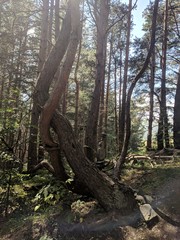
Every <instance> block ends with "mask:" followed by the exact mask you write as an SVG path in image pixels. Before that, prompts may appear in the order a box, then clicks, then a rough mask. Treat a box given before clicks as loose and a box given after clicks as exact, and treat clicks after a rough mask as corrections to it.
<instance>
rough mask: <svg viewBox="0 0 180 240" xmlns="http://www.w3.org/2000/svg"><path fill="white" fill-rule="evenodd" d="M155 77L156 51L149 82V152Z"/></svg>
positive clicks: (149, 148) (153, 54)
mask: <svg viewBox="0 0 180 240" xmlns="http://www.w3.org/2000/svg"><path fill="white" fill-rule="evenodd" d="M154 77H155V50H154V51H153V53H152V59H151V76H150V80H149V88H150V93H149V97H150V102H149V121H148V136H147V150H151V149H152V124H153V110H154Z"/></svg>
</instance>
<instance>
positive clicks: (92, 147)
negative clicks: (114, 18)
mask: <svg viewBox="0 0 180 240" xmlns="http://www.w3.org/2000/svg"><path fill="white" fill-rule="evenodd" d="M98 4H99V8H98ZM95 6H96V8H97V9H94V13H95V21H96V26H97V41H96V79H95V88H94V92H93V96H92V101H91V107H90V111H89V115H88V120H87V126H86V134H85V144H86V146H87V147H88V148H87V157H88V158H89V159H90V160H91V161H94V159H95V155H96V152H97V131H98V118H99V108H100V100H101V99H102V101H104V99H103V98H104V96H102V91H104V89H102V88H103V87H104V78H105V59H106V44H107V26H108V16H109V0H101V1H100V2H98V1H96V5H95ZM95 6H94V7H95ZM100 114H102V112H101V113H100Z"/></svg>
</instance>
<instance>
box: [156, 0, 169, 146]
mask: <svg viewBox="0 0 180 240" xmlns="http://www.w3.org/2000/svg"><path fill="white" fill-rule="evenodd" d="M167 37H168V0H166V3H165V11H164V36H163V43H162V79H161V102H160V117H159V129H158V136H157V140H158V150H161V149H163V148H164V147H166V148H169V133H168V116H167V109H166V54H167V40H168V39H167Z"/></svg>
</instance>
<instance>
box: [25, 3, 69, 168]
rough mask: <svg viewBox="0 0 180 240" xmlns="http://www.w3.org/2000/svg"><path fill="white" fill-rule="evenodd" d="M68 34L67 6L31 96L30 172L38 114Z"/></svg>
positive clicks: (45, 98)
mask: <svg viewBox="0 0 180 240" xmlns="http://www.w3.org/2000/svg"><path fill="white" fill-rule="evenodd" d="M70 33H71V17H70V7H69V6H68V9H67V12H66V15H65V18H64V21H63V24H62V28H61V32H60V33H59V37H58V39H57V41H56V43H55V46H54V47H53V48H52V49H51V52H50V53H49V56H48V60H47V61H45V63H44V65H43V69H42V71H41V73H40V74H39V76H38V79H37V85H36V89H35V92H34V96H33V108H32V117H31V127H30V141H29V148H28V170H31V168H33V167H34V166H35V165H36V164H37V134H38V122H39V116H40V112H41V109H42V107H43V106H44V104H45V102H46V100H47V99H48V96H49V95H48V91H49V87H50V84H51V82H52V80H53V78H54V76H55V73H56V72H57V69H58V67H59V64H60V62H61V60H62V59H63V57H64V54H65V52H66V49H67V46H68V43H69V39H70Z"/></svg>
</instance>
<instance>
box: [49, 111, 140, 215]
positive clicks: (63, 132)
mask: <svg viewBox="0 0 180 240" xmlns="http://www.w3.org/2000/svg"><path fill="white" fill-rule="evenodd" d="M52 126H53V128H54V130H55V132H56V133H57V135H58V138H59V141H60V142H61V144H62V149H63V152H64V154H65V156H66V158H67V160H68V162H69V164H70V166H71V168H72V169H73V172H74V173H75V175H76V177H77V179H78V181H79V182H81V183H83V184H84V185H85V186H86V187H87V188H88V189H89V191H90V192H91V194H92V195H93V196H94V197H95V198H96V199H97V200H98V202H99V203H100V204H101V206H102V207H104V209H106V210H112V209H118V210H119V211H120V213H121V214H128V213H130V212H132V211H133V209H134V208H136V202H135V200H134V194H133V192H132V190H131V189H129V188H126V187H125V186H124V185H123V184H120V183H118V182H116V183H115V182H114V181H113V180H112V179H111V178H109V177H108V176H107V175H106V174H104V173H103V172H101V171H99V170H98V169H97V167H96V166H95V165H94V164H93V163H92V162H90V161H89V160H88V159H87V158H86V156H85V155H84V152H83V149H82V147H81V146H80V145H79V144H78V142H77V141H76V137H75V134H74V133H73V130H72V127H71V125H70V123H69V121H68V120H67V119H66V118H65V117H63V116H62V115H61V114H60V113H58V112H57V111H56V113H55V114H54V116H53V119H52Z"/></svg>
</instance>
